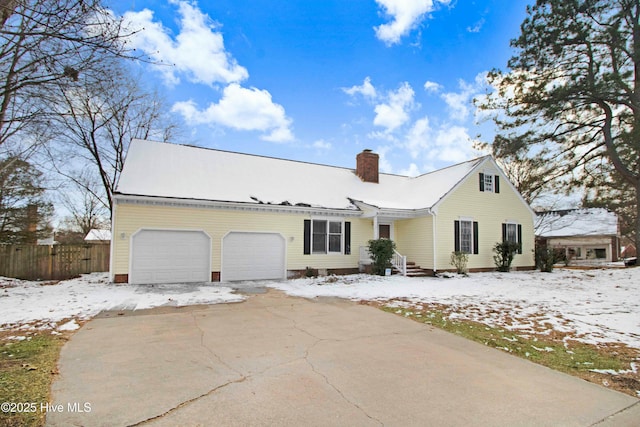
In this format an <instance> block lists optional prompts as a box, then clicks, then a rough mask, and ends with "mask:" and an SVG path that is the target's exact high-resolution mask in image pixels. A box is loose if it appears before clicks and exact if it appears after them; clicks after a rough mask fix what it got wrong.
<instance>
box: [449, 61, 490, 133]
mask: <svg viewBox="0 0 640 427" xmlns="http://www.w3.org/2000/svg"><path fill="white" fill-rule="evenodd" d="M458 84H459V86H460V91H459V92H447V93H443V94H442V95H440V96H441V97H442V99H443V100H444V102H445V103H446V104H447V107H448V108H449V117H450V118H451V119H453V120H457V121H464V120H466V119H467V118H468V117H469V111H470V109H471V107H472V100H473V98H474V97H475V96H477V95H480V94H482V93H483V90H484V89H485V88H486V87H487V73H486V72H482V73H479V74H478V75H476V78H475V80H474V81H473V82H472V83H467V82H465V81H464V80H460V81H459V83H458Z"/></svg>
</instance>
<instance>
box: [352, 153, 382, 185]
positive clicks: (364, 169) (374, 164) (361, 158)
mask: <svg viewBox="0 0 640 427" xmlns="http://www.w3.org/2000/svg"><path fill="white" fill-rule="evenodd" d="M356 175H358V177H360V179H361V180H363V181H364V182H373V183H376V184H377V183H378V155H377V154H376V153H374V152H372V151H371V150H368V149H367V150H363V151H362V153H360V154H358V155H357V156H356Z"/></svg>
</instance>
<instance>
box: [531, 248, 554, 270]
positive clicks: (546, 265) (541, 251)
mask: <svg viewBox="0 0 640 427" xmlns="http://www.w3.org/2000/svg"><path fill="white" fill-rule="evenodd" d="M535 256H536V268H539V269H540V271H542V272H544V273H551V272H552V271H553V264H555V263H556V260H557V258H556V252H555V251H554V250H553V249H552V248H548V247H546V246H537V247H536V249H535Z"/></svg>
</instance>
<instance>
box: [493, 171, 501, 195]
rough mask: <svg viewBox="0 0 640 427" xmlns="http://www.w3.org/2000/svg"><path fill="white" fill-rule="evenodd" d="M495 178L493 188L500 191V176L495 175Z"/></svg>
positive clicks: (497, 191)
mask: <svg viewBox="0 0 640 427" xmlns="http://www.w3.org/2000/svg"><path fill="white" fill-rule="evenodd" d="M493 179H495V183H494V184H493V188H494V189H495V191H496V193H499V192H500V176H498V175H496V176H494V177H493Z"/></svg>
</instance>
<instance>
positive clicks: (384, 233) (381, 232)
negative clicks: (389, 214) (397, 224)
mask: <svg viewBox="0 0 640 427" xmlns="http://www.w3.org/2000/svg"><path fill="white" fill-rule="evenodd" d="M378 238H380V239H391V226H390V225H389V224H379V225H378Z"/></svg>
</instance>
